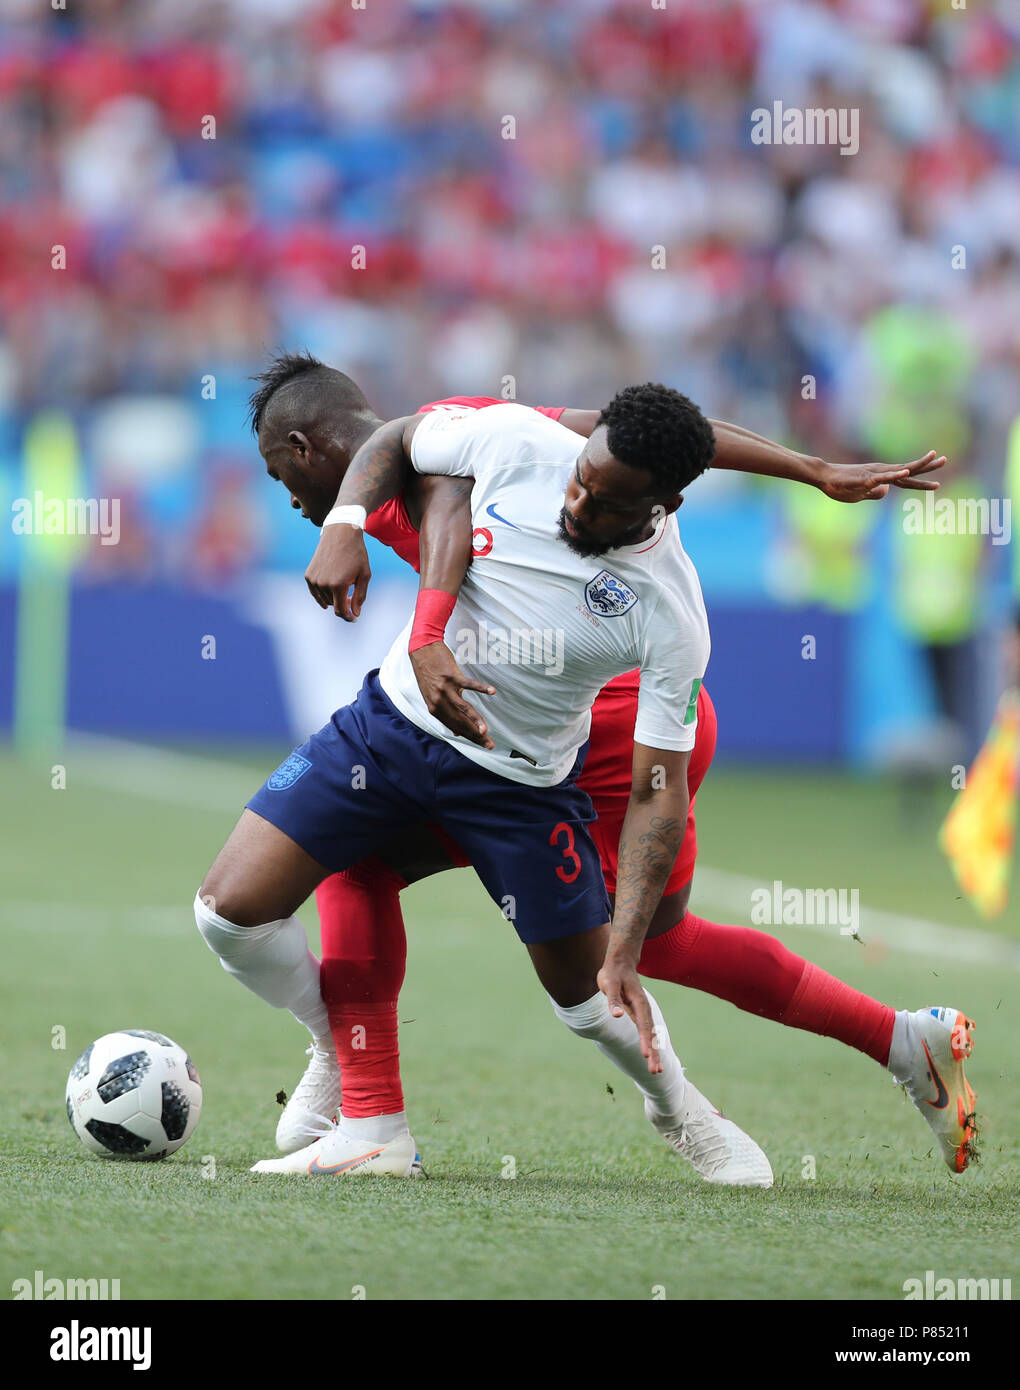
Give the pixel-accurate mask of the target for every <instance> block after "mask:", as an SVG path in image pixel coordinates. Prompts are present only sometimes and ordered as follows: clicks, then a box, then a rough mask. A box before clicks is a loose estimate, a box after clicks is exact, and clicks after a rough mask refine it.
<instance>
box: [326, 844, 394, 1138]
mask: <svg viewBox="0 0 1020 1390" xmlns="http://www.w3.org/2000/svg"><path fill="white" fill-rule="evenodd" d="M406 887H407V885H406V883H405V882H404V880H403V879H402V878H401V877H400V876H399V874H396V873H394V872H393V870H392V869H390V868H388V867H387V865H385V864H384V863H383V862H382V860H380V859H375V858H372V859H366V860H364V861H363V862H362V863H361V864H357V865H355V866H354V868H352V869H348V870H346V872H344V873H342V874H332V875H331V876H330V877H329V878H327V879H324V880H323V881H322V883H321V884H320V885H319V887H318V888H317V890H316V893H315V900H316V904H317V906H318V909H319V921H320V924H321V927H322V970H321V974H320V977H319V978H320V985H321V989H322V997H323V1000H324V1002H325V1005H326V1010H327V1012H328V1014H329V1026H330V1031H331V1032H332V1034H333V1042H334V1044H335V1046H336V1055H337V1059H338V1060H339V1062H340V1076H341V1082H342V1088H343V1106H342V1110H343V1113H344V1114H345V1115H347V1116H349V1117H351V1118H352V1119H353V1118H355V1117H364V1116H370V1115H393V1114H396V1113H398V1112H399V1111H401V1110H403V1108H404V1092H403V1089H402V1087H401V1084H400V1046H399V1041H398V1037H397V996H398V995H399V994H400V987H401V985H402V984H403V983H404V968H405V964H406V961H407V939H406V937H405V934H404V918H403V915H402V913H401V911H400V890H401V888H406Z"/></svg>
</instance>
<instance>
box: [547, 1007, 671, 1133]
mask: <svg viewBox="0 0 1020 1390" xmlns="http://www.w3.org/2000/svg"><path fill="white" fill-rule="evenodd" d="M645 993H646V994H648V991H647V990H646V991H645ZM549 1002H550V1003H551V1004H552V1006H553V1009H554V1011H555V1013H556V1017H557V1018H559V1019H561V1020H562V1021H563V1022H564V1023H565V1024H566V1025H567V1027H568V1028H569V1029H570V1031H571V1032H572V1033H576V1034H577V1035H578V1037H580V1038H591V1039H592V1041H593V1042H594V1043H595V1045H596V1047H597V1048H598V1050H599V1051H600V1052H604V1053H605V1055H606V1056H607V1057H608V1058H609V1060H610V1061H611V1062H613V1063H615V1065H616V1066H618V1067H619V1068H620V1070H621V1071H624V1072H626V1073H627V1075H628V1076H629V1077H630V1079H631V1080H632V1081H633V1082H634V1085H635V1086H636V1087H637V1088H638V1090H639V1091H640V1092H641V1094H642V1095H643V1096H645V1097H646V1098H647V1099H648V1100H649V1101H650V1102H651V1104H652V1106H653V1107H654V1108H655V1110H656V1112H657V1113H658V1114H659V1115H661V1116H663V1117H666V1116H669V1117H671V1118H672V1117H674V1116H675V1117H676V1118H677V1121H678V1123H679V1122H680V1120H682V1118H683V1113H684V1111H683V1105H684V1092H685V1091H686V1089H687V1083H686V1082H685V1081H684V1069H683V1067H682V1066H681V1064H680V1058H679V1057H678V1056H677V1055H676V1053H675V1052H674V1051H673V1046H672V1044H671V1043H670V1040H669V1030H668V1028H667V1027H666V1021H665V1019H664V1018H663V1017H662V1010H661V1009H660V1008H659V1006H658V1004H657V1003H656V1002H655V1000H654V999H653V998H652V996H651V995H650V994H648V1003H649V1006H650V1008H651V1010H652V1024H653V1026H654V1028H655V1037H656V1040H657V1042H658V1044H659V1057H660V1059H661V1061H662V1071H661V1072H659V1073H658V1074H657V1075H655V1076H653V1075H652V1073H651V1072H650V1071H649V1070H648V1061H647V1059H646V1058H645V1057H643V1056H642V1055H641V1041H640V1038H639V1036H638V1030H637V1024H636V1023H635V1022H634V1020H633V1019H632V1018H631V1017H630V1015H629V1014H624V1015H623V1017H622V1018H614V1017H613V1015H612V1014H611V1013H610V1012H609V1001H608V1000H607V998H606V996H605V995H604V994H603V993H602V991H601V990H600V991H599V992H598V994H593V995H592V997H591V998H590V999H586V1000H585V1002H584V1003H583V1004H575V1005H574V1006H573V1007H572V1008H569V1009H564V1008H562V1007H561V1006H560V1005H559V1004H557V1003H556V1001H555V999H551V998H550V1001H549Z"/></svg>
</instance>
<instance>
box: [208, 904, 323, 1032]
mask: <svg viewBox="0 0 1020 1390" xmlns="http://www.w3.org/2000/svg"><path fill="white" fill-rule="evenodd" d="M195 921H196V923H197V924H198V929H199V931H200V932H201V933H202V936H203V937H204V938H205V942H206V945H207V946H208V947H209V948H210V950H212V951H215V953H216V954H217V955H218V956H219V958H220V964H221V965H222V966H223V968H224V970H226V971H227V973H228V974H230V975H233V976H234V978H235V979H236V980H240V982H241V984H242V985H244V986H245V988H246V989H250V990H251V992H252V993H253V994H257V995H258V996H259V998H260V999H264V1000H265V1001H266V1003H267V1004H272V1006H273V1008H274V1009H290V1011H291V1013H292V1014H293V1015H294V1017H295V1018H296V1019H297V1020H298V1022H299V1023H303V1024H304V1025H305V1027H306V1028H307V1029H308V1031H309V1032H310V1033H311V1035H312V1037H313V1038H323V1039H327V1040H328V1038H329V1015H328V1014H327V1013H326V1006H325V1004H324V1003H323V1002H322V994H321V992H320V990H319V962H318V961H317V960H316V958H315V957H314V956H313V955H312V953H311V951H310V950H309V949H308V940H307V938H306V936H305V929H304V927H303V926H302V925H301V923H300V922H299V921H298V919H297V918H296V917H285V918H281V919H280V921H278V922H263V923H262V925H261V926H257V927H237V926H235V925H234V923H233V922H228V921H227V919H226V918H225V917H220V916H218V915H217V914H216V913H215V912H213V911H212V909H211V908H208V907H206V905H205V903H204V902H203V901H202V899H201V898H200V897H199V896H198V894H197V893H196V894H195Z"/></svg>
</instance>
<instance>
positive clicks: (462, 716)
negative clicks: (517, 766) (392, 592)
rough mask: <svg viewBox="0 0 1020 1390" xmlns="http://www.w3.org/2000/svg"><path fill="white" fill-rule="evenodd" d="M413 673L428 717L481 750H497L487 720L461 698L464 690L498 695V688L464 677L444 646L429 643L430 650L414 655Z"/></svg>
mask: <svg viewBox="0 0 1020 1390" xmlns="http://www.w3.org/2000/svg"><path fill="white" fill-rule="evenodd" d="M411 669H412V670H413V671H414V678H415V680H416V681H417V682H418V689H419V690H420V691H421V696H422V699H423V700H424V701H425V708H426V709H427V710H428V712H429V714H431V715H432V716H433V717H434V718H436V719H438V720H439V722H440V724H445V725H446V727H447V728H448V729H449V730H450V731H451V733H455V734H460V735H461V736H462V737H463V738H469V739H470V740H471V742H472V743H477V744H478V745H479V747H480V748H494V747H495V744H494V743H493V741H492V739H491V738H489V730H488V726H487V725H486V723H485V720H484V719H483V718H482V716H481V715H480V714H479V713H478V711H477V710H476V709H474V708H472V706H471V705H469V704H468V702H467V701H466V700H465V699H464V698H463V697H462V695H461V691H462V690H477V691H479V692H480V693H481V694H482V695H495V693H496V688H495V686H492V685H486V684H485V682H484V681H474V680H471V679H470V677H468V676H465V674H464V672H463V671H462V670H461V669H460V667H459V666H458V665H457V663H456V661H454V659H453V652H451V651H450V648H449V647H448V646H447V645H446V643H445V642H430V643H429V645H428V646H427V647H419V648H418V649H417V650H416V651H413V652H412V653H411Z"/></svg>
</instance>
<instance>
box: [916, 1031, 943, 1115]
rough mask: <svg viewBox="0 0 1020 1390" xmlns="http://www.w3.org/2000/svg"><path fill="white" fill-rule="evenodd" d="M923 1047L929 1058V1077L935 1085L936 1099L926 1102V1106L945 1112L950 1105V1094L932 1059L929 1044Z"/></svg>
mask: <svg viewBox="0 0 1020 1390" xmlns="http://www.w3.org/2000/svg"><path fill="white" fill-rule="evenodd" d="M921 1046H922V1047H923V1048H924V1055H925V1056H926V1057H927V1058H928V1075H929V1076H930V1077H931V1079H932V1081H933V1083H934V1085H935V1099H934V1100H929V1101H926V1102H925V1104H926V1105H930V1106H932V1107H933V1109H935V1110H944V1109H945V1108H946V1106H947V1105H948V1104H949V1092H948V1091H947V1090H946V1083H945V1082H944V1081H943V1080H942V1077H941V1076H939V1072H938V1068H937V1067H936V1065H935V1063H934V1062H933V1061H932V1059H931V1053H930V1052H929V1051H928V1044H927V1043H922V1044H921Z"/></svg>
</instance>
